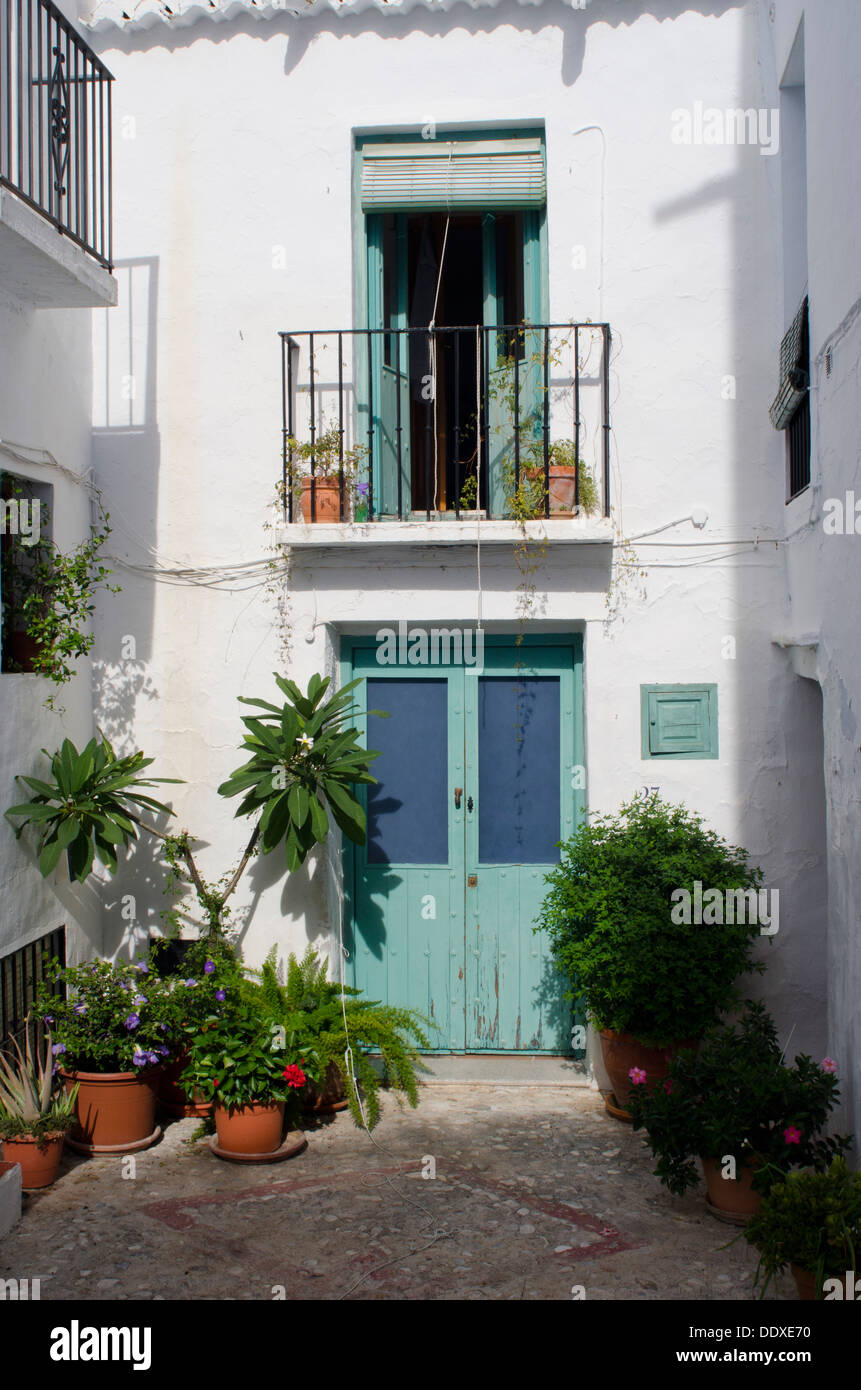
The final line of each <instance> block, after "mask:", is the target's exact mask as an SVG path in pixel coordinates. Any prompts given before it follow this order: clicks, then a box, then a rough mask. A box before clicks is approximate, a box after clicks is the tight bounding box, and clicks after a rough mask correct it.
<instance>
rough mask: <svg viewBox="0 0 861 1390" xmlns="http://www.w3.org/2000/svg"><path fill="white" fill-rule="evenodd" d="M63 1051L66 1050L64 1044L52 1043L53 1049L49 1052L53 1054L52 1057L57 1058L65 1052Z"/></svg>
mask: <svg viewBox="0 0 861 1390" xmlns="http://www.w3.org/2000/svg"><path fill="white" fill-rule="evenodd" d="M65 1050H66V1044H65V1043H54V1045H53V1047H52V1048H51V1052H52V1053H53V1055H54V1056H55V1057H59V1056H60V1054H61V1053H62V1052H65Z"/></svg>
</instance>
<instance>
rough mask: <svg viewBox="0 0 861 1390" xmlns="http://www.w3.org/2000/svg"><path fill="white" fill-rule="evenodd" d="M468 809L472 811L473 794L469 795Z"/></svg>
mask: <svg viewBox="0 0 861 1390" xmlns="http://www.w3.org/2000/svg"><path fill="white" fill-rule="evenodd" d="M466 809H467V810H468V811H471V810H472V797H471V796H468V797H467V798H466Z"/></svg>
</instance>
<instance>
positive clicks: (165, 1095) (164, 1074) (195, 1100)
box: [158, 1050, 212, 1116]
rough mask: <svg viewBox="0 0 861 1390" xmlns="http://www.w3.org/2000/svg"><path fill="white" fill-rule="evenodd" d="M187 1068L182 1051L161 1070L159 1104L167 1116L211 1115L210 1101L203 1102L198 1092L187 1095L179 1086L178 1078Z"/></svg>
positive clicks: (185, 1052)
mask: <svg viewBox="0 0 861 1390" xmlns="http://www.w3.org/2000/svg"><path fill="white" fill-rule="evenodd" d="M187 1066H188V1052H187V1051H185V1050H183V1051H182V1052H180V1053H179V1054H178V1055H177V1056H176V1057H175V1058H174V1060H173V1061H172V1062H169V1063H168V1064H167V1066H165V1067H163V1068H162V1071H161V1076H160V1077H159V1082H158V1100H159V1104H160V1105H162V1106H163V1107H164V1109H165V1110H166V1111H167V1112H168V1114H169V1115H177V1116H188V1115H211V1114H212V1101H208V1100H204V1099H203V1097H202V1096H201V1094H200V1092H199V1091H195V1092H194V1094H193V1095H189V1094H188V1092H187V1091H186V1090H185V1089H184V1088H183V1087H182V1086H181V1085H180V1084H179V1078H180V1077H181V1075H182V1073H183V1072H184V1071H185V1068H186V1067H187Z"/></svg>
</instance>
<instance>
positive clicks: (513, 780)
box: [344, 629, 584, 1053]
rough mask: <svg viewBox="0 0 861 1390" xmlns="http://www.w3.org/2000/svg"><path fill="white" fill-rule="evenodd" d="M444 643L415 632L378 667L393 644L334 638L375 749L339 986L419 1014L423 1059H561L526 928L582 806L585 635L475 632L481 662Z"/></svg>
mask: <svg viewBox="0 0 861 1390" xmlns="http://www.w3.org/2000/svg"><path fill="white" fill-rule="evenodd" d="M443 631H446V629H443ZM431 638H432V634H431ZM410 639H411V640H410ZM456 647H457V643H456V642H451V641H449V643H448V649H447V650H446V648H445V642H444V641H443V642H440V643H439V644H438V645H437V648H436V650H435V649H434V645H433V641H432V640H431V642H430V644H429V645H428V644H425V646H424V647H422V644H421V641H419V640H417V639H416V637H415V634H414V633H410V635H409V638H408V639H406V640H405V639H404V638H403V635H402V640H401V643H400V651H399V652H398V653H397V659H396V660H394V661H390V660H388V658H391V656H392V654H393V653H392V650H391V644H389V648H388V649H383V648H381V646H380V644H378V643H377V642H375V641H374V639H373V638H367V639H350V640H349V641H347V642H346V651H345V662H344V667H345V671H344V674H345V676H346V675H348V674H352V675H353V676H358V677H360V678H361V680H362V685H361V686H360V687H359V688H358V691H357V695H358V697H359V699H360V702H361V706H360V707H361V709H362V711H363V714H362V717H361V719H360V721H359V722H360V724H361V726H362V731H363V735H364V736H365V738H366V740H367V746H368V747H370V748H376V749H379V750H380V751H381V756H380V757H379V758H378V759H377V760H376V761H375V762H374V764H373V768H372V770H373V772H374V774H375V775H376V777H377V779H378V781H377V784H376V785H375V786H373V787H369V788H365V789H364V791H363V795H364V797H365V803H366V810H367V815H368V836H367V842H366V844H365V845H364V846H363V847H362V848H360V849H359V848H353V849H352V850H351V851H349V858H348V862H346V863H345V945H346V947H347V950H348V951H349V956H348V960H347V969H348V978H349V979H350V981H351V982H352V983H354V984H355V985H356V986H357V987H358V988H360V989H362V990H364V991H365V993H366V994H367V995H368V996H370V998H372V999H379V1000H383V1001H385V1002H387V1003H389V1004H394V1005H402V1006H407V1007H410V1008H414V1009H417V1010H418V1011H419V1012H420V1013H421V1014H423V1015H424V1016H425V1017H426V1018H427V1019H428V1020H429V1021H430V1028H429V1035H430V1038H431V1043H432V1046H433V1049H434V1050H435V1051H444V1052H513V1053H516V1052H531V1053H542V1052H543V1053H568V1052H570V1050H571V1022H572V1020H571V1006H570V1003H568V1002H567V1001H565V1000H564V998H563V993H564V982H563V981H562V980H561V978H560V976H559V975H558V973H557V972H556V970H555V968H554V966H553V961H552V958H551V956H550V952H549V949H548V944H547V941H546V939H545V937H544V934H543V933H535V932H533V930H532V928H533V924H534V919H535V917H536V914H537V913H538V910H539V907H540V904H541V901H542V899H543V897H544V894H545V892H546V885H545V882H544V878H545V875H546V874H547V872H548V871H549V870H550V869H551V868H552V867H553V865H554V864H556V863H557V862H558V858H559V851H558V843H559V841H560V840H562V839H565V838H567V836H569V835H570V834H571V833H572V831H573V830H574V828H575V826H576V824H577V823H578V820H579V817H580V816H581V815H582V814H583V811H584V806H583V796H584V793H583V791H582V785H583V776H582V768H583V762H584V755H583V741H582V718H581V709H582V657H581V646H580V638H579V637H578V636H572V637H571V638H570V639H566V638H561V637H556V636H554V637H552V638H548V639H546V640H533V641H532V642H529V643H528V645H527V644H526V643H524V644H523V645H522V646H521V647H520V648H518V647H517V646H516V645H515V644H514V642H513V639H511V638H506V639H493V638H487V637H486V638H485V639H484V651H483V661H481V662H480V663H478V662H475V661H473V657H474V656H475V655H476V652H475V650H474V649H473V648H472V647H471V644H470V643H469V642H466V643H465V647H466V652H465V655H466V657H467V661H464V660H463V659H460V660H458V656H459V655H460V656H461V657H462V656H463V653H458V651H457V650H456ZM477 654H478V655H480V654H481V653H480V649H479V651H478V653H477ZM435 655H436V657H437V658H438V659H437V661H436V662H435V661H434V656H435ZM381 656H383V657H385V658H386V664H382V662H381V661H380V660H378V658H379V657H381ZM411 656H412V657H413V658H414V662H415V664H413V663H411V661H410V657H411ZM444 657H448V658H449V660H448V661H446V662H444V660H442V659H440V658H444ZM428 658H429V659H428ZM470 662H471V663H472V664H470ZM375 709H377V710H384V711H386V712H387V713H388V715H389V717H388V718H387V719H383V718H379V717H377V716H375V715H374V714H373V713H368V714H365V713H364V711H366V710H370V711H373V710H375Z"/></svg>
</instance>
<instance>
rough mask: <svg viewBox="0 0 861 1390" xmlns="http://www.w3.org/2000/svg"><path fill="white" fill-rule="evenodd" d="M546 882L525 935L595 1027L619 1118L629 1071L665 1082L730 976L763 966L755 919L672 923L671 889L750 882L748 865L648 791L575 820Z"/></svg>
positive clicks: (725, 993) (695, 820)
mask: <svg viewBox="0 0 861 1390" xmlns="http://www.w3.org/2000/svg"><path fill="white" fill-rule="evenodd" d="M546 882H547V883H548V884H549V892H548V893H547V895H546V897H545V899H544V902H543V903H542V906H541V910H540V912H539V916H538V919H537V926H536V928H535V930H544V931H545V932H546V933H547V935H548V937H549V939H550V944H551V949H552V952H553V956H554V959H555V964H556V966H557V968H558V969H559V970H560V971H561V972H562V974H563V975H564V976H565V977H566V978H567V979H568V981H569V982H570V983H569V991H568V993H569V997H570V998H571V999H572V1000H574V1002H575V1003H576V1004H578V1005H583V1006H585V1008H586V1010H587V1012H588V1015H589V1018H590V1020H591V1022H592V1023H593V1024H594V1026H595V1027H596V1028H597V1029H598V1030H599V1032H600V1036H601V1047H602V1052H603V1056H604V1065H605V1067H606V1069H607V1072H608V1075H609V1077H610V1081H611V1084H612V1087H613V1097H615V1106H614V1109H615V1110H616V1111H620V1112H621V1115H622V1118H629V1115H628V1113H627V1112H626V1111H624V1110H623V1109H622V1106H623V1105H624V1102H625V1101H626V1099H627V1095H628V1091H629V1087H630V1078H631V1073H632V1072H633V1071H637V1072H640V1071H645V1072H646V1074H647V1076H648V1078H649V1081H648V1085H649V1086H650V1087H651V1086H653V1085H654V1084H655V1083H656V1082H657V1081H658V1080H659V1079H661V1078H663V1077H665V1076H666V1072H667V1066H668V1063H669V1058H670V1057H671V1056H672V1055H673V1054H674V1053H675V1052H676V1051H678V1049H679V1047H680V1046H684V1045H687V1046H691V1045H693V1044H695V1043H696V1042H697V1041H698V1040H699V1038H700V1037H701V1036H702V1034H703V1032H704V1031H705V1029H706V1028H707V1027H708V1026H709V1025H710V1024H712V1023H714V1022H716V1021H717V1019H718V1017H719V1016H720V1014H721V1013H722V1012H723V1011H724V1010H725V1009H727V1008H728V1007H730V1006H731V1005H732V1004H733V1003H734V1002H736V1000H737V999H738V993H737V990H736V986H735V981H736V980H737V978H738V977H739V976H740V975H742V974H744V973H746V972H749V971H752V970H762V969H764V967H763V966H762V965H759V964H755V963H754V962H753V960H752V957H751V951H752V948H753V944H754V942H755V941H756V940H757V938H758V934H759V927H758V925H757V923H756V922H751V921H750V920H746V921H743V922H737V921H733V922H732V923H729V922H727V923H725V924H724V925H722V926H720V927H717V926H696V925H685V924H684V923H682V922H677V921H674V920H673V915H675V914H673V915H671V908H672V901H673V899H672V895H673V893H674V891H677V890H679V889H685V890H687V891H689V892H691V893H692V894H693V891H694V885H695V883H697V882H699V883H700V884H701V885H703V884H704V885H706V886H707V887H708V888H709V889H717V890H718V891H719V892H721V893H722V892H724V891H725V890H729V889H747V888H752V887H758V885H759V883H760V882H761V874H760V871H759V870H758V869H756V868H752V867H751V866H750V865H749V863H748V859H747V855H746V853H745V851H744V850H742V849H736V848H733V847H732V846H730V845H728V844H727V843H726V842H725V841H724V840H723V839H721V838H720V836H719V835H717V834H716V833H715V832H714V831H712V830H709V829H707V828H706V827H705V826H704V824H703V822H702V820H701V818H700V817H699V816H696V815H693V814H692V813H690V812H689V811H688V810H687V809H686V808H685V807H684V806H674V805H670V804H668V803H665V802H663V801H661V800H660V798H659V797H658V796H657V795H656V794H653V795H652V796H648V797H637V798H635V799H634V800H633V801H630V802H628V803H626V804H624V805H622V806H621V808H620V810H619V812H618V814H616V815H603V816H596V817H594V818H593V819H592V820H591V821H590V822H589V823H588V824H586V823H584V824H583V825H581V826H580V827H579V829H578V830H577V831H575V833H574V835H572V836H571V837H570V839H569V840H568V841H567V842H566V843H564V844H563V845H562V846H561V857H560V862H559V864H558V865H557V867H556V868H555V869H553V870H552V871H551V873H550V874H548V876H547V879H546ZM613 1097H611V1098H610V1104H611V1105H613Z"/></svg>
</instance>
